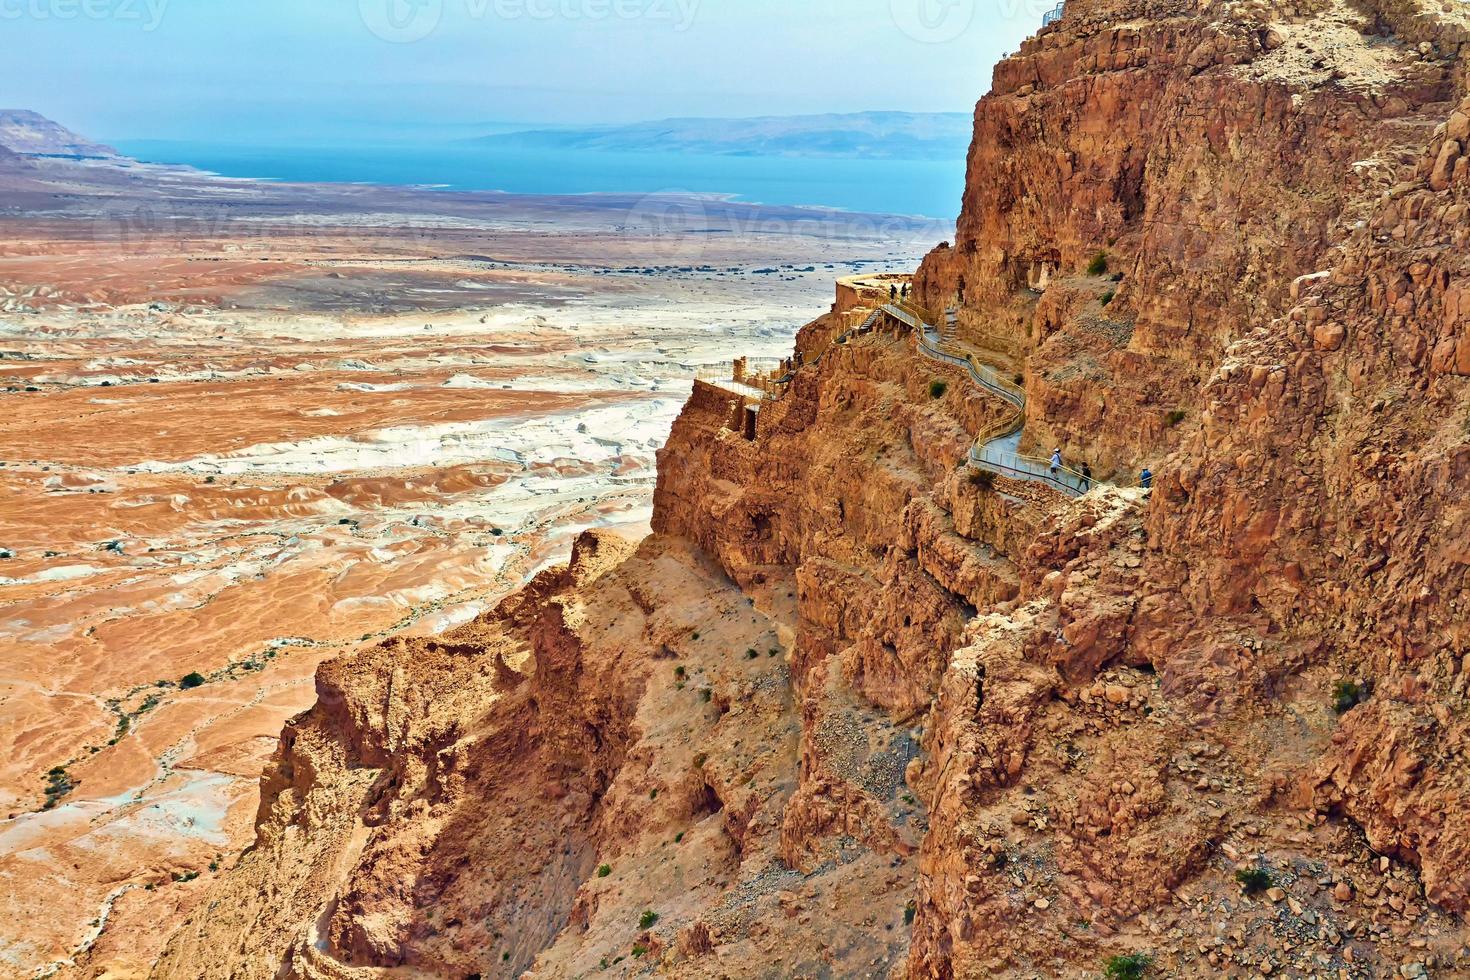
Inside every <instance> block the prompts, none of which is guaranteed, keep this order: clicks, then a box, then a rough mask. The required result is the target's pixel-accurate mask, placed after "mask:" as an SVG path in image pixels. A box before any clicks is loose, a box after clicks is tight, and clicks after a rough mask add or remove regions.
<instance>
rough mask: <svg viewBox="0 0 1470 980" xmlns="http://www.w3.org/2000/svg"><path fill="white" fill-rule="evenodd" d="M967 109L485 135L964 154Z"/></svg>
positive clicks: (631, 147) (661, 145)
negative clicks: (965, 110)
mask: <svg viewBox="0 0 1470 980" xmlns="http://www.w3.org/2000/svg"><path fill="white" fill-rule="evenodd" d="M971 125H972V120H971V117H970V115H969V114H968V113H963V112H857V113H845V114H829V115H819V116H762V117H757V118H751V119H698V118H691V119H663V120H659V121H657V122H645V123H633V124H631V125H624V126H597V127H582V128H567V129H534V130H526V131H524V132H516V133H500V134H496V135H493V136H484V137H480V138H477V139H474V140H469V141H468V142H472V143H476V144H478V145H481V146H492V145H493V146H508V147H525V148H528V149H568V150H616V151H625V152H669V151H677V152H684V153H706V154H717V155H727V156H808V157H884V158H892V159H908V160H924V159H934V160H955V159H963V158H964V156H965V152H966V150H967V148H968V147H969V145H970V135H971Z"/></svg>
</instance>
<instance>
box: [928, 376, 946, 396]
mask: <svg viewBox="0 0 1470 980" xmlns="http://www.w3.org/2000/svg"><path fill="white" fill-rule="evenodd" d="M947 391H949V384H948V382H945V381H940V380H939V379H938V378H935V379H934V380H933V381H931V382H929V397H930V398H943V397H944V393H945V392H947Z"/></svg>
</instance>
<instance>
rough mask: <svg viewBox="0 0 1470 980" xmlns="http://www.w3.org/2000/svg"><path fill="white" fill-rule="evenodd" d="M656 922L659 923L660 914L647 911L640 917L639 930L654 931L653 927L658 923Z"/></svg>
mask: <svg viewBox="0 0 1470 980" xmlns="http://www.w3.org/2000/svg"><path fill="white" fill-rule="evenodd" d="M656 922H658V913H657V912H652V911H645V912H644V913H643V914H642V915H640V916H639V917H638V928H639V929H652V928H653V926H654V923H656Z"/></svg>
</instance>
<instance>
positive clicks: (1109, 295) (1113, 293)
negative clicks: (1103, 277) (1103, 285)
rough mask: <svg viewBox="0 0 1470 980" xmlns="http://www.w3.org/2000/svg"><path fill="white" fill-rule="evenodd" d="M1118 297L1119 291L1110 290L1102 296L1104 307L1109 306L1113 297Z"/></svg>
mask: <svg viewBox="0 0 1470 980" xmlns="http://www.w3.org/2000/svg"><path fill="white" fill-rule="evenodd" d="M1117 295H1118V291H1117V290H1116V289H1109V290H1108V291H1107V292H1105V293H1103V294H1102V305H1103V306H1107V305H1108V304H1109V303H1111V302H1112V301H1113V297H1114V296H1117Z"/></svg>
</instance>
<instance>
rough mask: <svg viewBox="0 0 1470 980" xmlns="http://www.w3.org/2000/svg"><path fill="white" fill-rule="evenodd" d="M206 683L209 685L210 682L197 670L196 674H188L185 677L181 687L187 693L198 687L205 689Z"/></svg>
mask: <svg viewBox="0 0 1470 980" xmlns="http://www.w3.org/2000/svg"><path fill="white" fill-rule="evenodd" d="M206 683H208V681H207V680H206V678H205V676H204V675H203V674H201V673H199V672H198V671H197V670H196V671H195V672H194V673H192V674H188V675H187V676H185V677H184V679H183V680H181V681H179V687H182V688H183V689H184V690H186V691H190V690H193V689H194V688H196V687H203V686H204V685H205V684H206Z"/></svg>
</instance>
